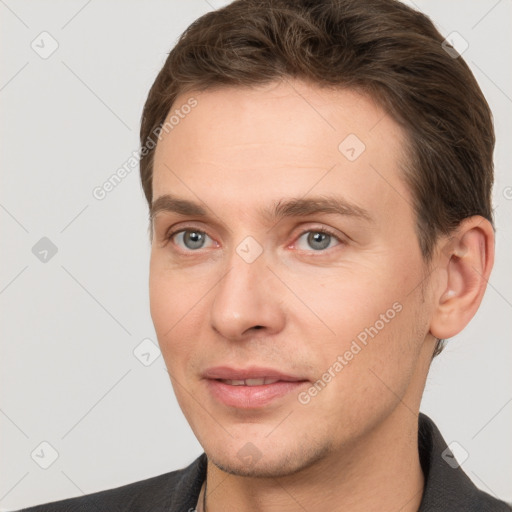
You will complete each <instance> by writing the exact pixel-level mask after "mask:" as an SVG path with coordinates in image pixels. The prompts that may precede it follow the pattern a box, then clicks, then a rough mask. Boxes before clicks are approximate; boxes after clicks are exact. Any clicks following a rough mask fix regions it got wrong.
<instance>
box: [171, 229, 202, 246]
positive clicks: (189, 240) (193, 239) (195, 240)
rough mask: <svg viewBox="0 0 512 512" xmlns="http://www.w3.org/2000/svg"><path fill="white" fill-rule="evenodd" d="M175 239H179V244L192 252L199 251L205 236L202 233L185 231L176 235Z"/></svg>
mask: <svg viewBox="0 0 512 512" xmlns="http://www.w3.org/2000/svg"><path fill="white" fill-rule="evenodd" d="M176 237H177V238H178V240H180V239H181V243H182V244H183V245H184V246H185V248H186V249H191V250H194V249H201V247H203V245H204V244H205V240H206V237H207V235H206V233H203V232H202V231H192V230H188V231H187V230H185V231H181V232H180V233H177V234H176Z"/></svg>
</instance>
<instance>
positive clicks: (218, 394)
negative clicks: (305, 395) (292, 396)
mask: <svg viewBox="0 0 512 512" xmlns="http://www.w3.org/2000/svg"><path fill="white" fill-rule="evenodd" d="M305 383H306V381H296V382H287V381H282V380H280V381H277V382H274V383H273V384H263V385H261V386H231V385H229V384H225V383H224V382H221V381H220V380H214V379H207V384H208V388H209V390H210V392H211V394H212V395H213V396H214V397H215V398H216V399H217V400H219V401H220V402H222V403H223V404H224V405H227V406H229V407H237V408H240V409H254V408H257V407H263V406H265V405H267V404H269V403H270V402H272V401H273V400H276V399H278V398H281V397H283V396H285V395H287V394H289V393H292V392H294V391H295V392H296V393H298V390H299V389H300V388H301V387H303V386H304V384H305Z"/></svg>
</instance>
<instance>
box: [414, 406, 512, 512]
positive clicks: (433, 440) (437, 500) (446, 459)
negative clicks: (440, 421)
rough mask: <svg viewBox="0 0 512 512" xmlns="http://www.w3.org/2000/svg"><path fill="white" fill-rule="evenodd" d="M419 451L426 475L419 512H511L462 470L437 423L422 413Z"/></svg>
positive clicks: (510, 509)
mask: <svg viewBox="0 0 512 512" xmlns="http://www.w3.org/2000/svg"><path fill="white" fill-rule="evenodd" d="M418 448H419V454H420V461H421V466H422V469H423V473H424V475H425V488H424V492H423V499H422V501H421V505H420V509H419V512H438V511H439V512H442V511H445V510H450V511H451V512H459V511H460V512H511V511H512V508H511V507H510V505H508V504H507V503H505V502H504V501H500V500H498V499H496V498H494V497H493V496H491V495H489V494H487V493H485V492H483V491H481V490H480V489H478V488H477V487H476V486H475V484H474V483H473V482H472V481H471V479H470V478H469V477H468V476H467V475H466V473H465V472H464V471H463V469H462V467H461V466H460V464H459V463H458V462H457V459H456V458H455V456H454V454H453V452H452V451H451V450H450V448H449V447H448V446H447V444H446V442H445V440H444V439H443V437H442V435H441V433H440V432H439V430H438V428H437V427H436V425H435V424H434V422H433V421H432V420H431V419H430V418H429V417H428V416H426V415H425V414H420V417H419V430H418Z"/></svg>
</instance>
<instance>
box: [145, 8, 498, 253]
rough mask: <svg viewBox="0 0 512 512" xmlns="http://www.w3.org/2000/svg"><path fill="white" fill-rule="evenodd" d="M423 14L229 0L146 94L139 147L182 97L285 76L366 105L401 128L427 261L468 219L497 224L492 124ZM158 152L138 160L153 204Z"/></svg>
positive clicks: (186, 36) (200, 24) (182, 44)
mask: <svg viewBox="0 0 512 512" xmlns="http://www.w3.org/2000/svg"><path fill="white" fill-rule="evenodd" d="M443 40H444V38H443V36H441V34H440V33H439V32H438V31H437V29H436V28H435V27H434V25H433V23H432V22H431V21H430V19H429V18H428V17H427V16H425V15H424V14H422V13H420V12H418V11H415V10H414V9H411V8H410V7H407V6H406V5H404V4H402V3H401V2H399V1H396V0H235V1H234V2H233V3H231V4H229V5H227V6H226V7H224V8H222V9H219V10H217V11H212V12H209V13H207V14H205V15H204V16H202V17H200V18H199V19H197V20H196V21H195V22H194V23H192V25H190V27H189V28H188V29H187V30H186V31H185V32H184V33H183V35H182V36H181V37H180V39H179V41H178V43H177V44H176V46H175V47H174V48H173V49H172V51H171V52H170V54H169V56H168V58H167V60H166V62H165V64H164V66H163V68H162V70H161V71H160V73H159V74H158V76H157V78H156V80H155V82H154V84H153V86H152V87H151V90H150V92H149V96H148V98H147V101H146V104H145V106H144V111H143V114H142V123H141V131H140V140H141V144H142V146H143V147H144V146H145V145H146V144H147V142H148V140H149V139H151V135H152V134H154V133H155V130H156V129H158V127H160V126H161V125H162V124H163V123H164V121H165V119H166V117H167V115H168V114H169V111H170V109H171V107H172V105H173V103H174V101H175V99H176V97H177V96H178V94H182V93H186V92H190V91H201V90H204V89H208V88H211V87H219V86H223V85H230V86H233V85H235V86H241V87H242V86H255V85H259V84H265V83H269V82H272V81H276V80H279V79H283V78H286V77H290V78H298V79H303V80H305V81H308V82H312V83H316V84H318V85H321V86H335V87H340V88H351V89H354V90H357V91H359V92H362V93H365V94H367V95H369V96H370V97H372V98H373V99H374V100H376V101H377V103H378V104H379V105H380V106H381V107H382V108H383V109H384V110H385V111H386V112H387V113H388V114H389V115H390V116H391V117H392V118H393V119H394V120H395V121H396V122H397V123H398V124H400V125H401V126H402V127H403V128H404V132H405V134H406V138H407V148H406V153H407V159H406V160H407V161H406V162H405V165H402V168H403V177H404V179H405V182H406V183H407V185H408V187H409V189H410V191H411V195H412V198H413V208H414V212H415V215H416V231H417V234H418V241H419V244H420V247H421V250H422V254H423V256H424V258H425V260H426V261H428V260H429V259H430V258H431V256H432V251H433V248H434V244H435V241H436V240H437V238H438V236H439V235H441V234H445V235H446V234H449V233H450V232H451V231H452V230H453V229H454V228H456V227H457V225H458V224H459V223H460V222H461V221H462V220H463V219H465V218H467V217H470V216H472V215H481V216H483V217H485V218H486V219H488V220H489V221H490V222H491V224H493V212H492V202H491V193H492V185H493V151H494V141H495V137H494V128H493V121H492V114H491V111H490V109H489V106H488V104H487V102H486V100H485V98H484V96H483V94H482V91H481V90H480V87H479V86H478V83H477V81H476V80H475V78H474V76H473V74H472V73H471V71H470V69H469V67H468V66H467V64H466V63H465V62H464V60H463V59H462V58H461V57H460V56H459V57H455V58H454V52H453V49H452V50H451V51H450V52H449V51H447V50H449V49H450V48H446V43H445V44H443ZM153 154H154V148H153V149H151V150H149V151H147V152H146V154H142V155H141V162H140V172H141V180H142V187H143V189H144V193H145V196H146V199H147V201H148V203H149V204H151V201H152V172H153V169H152V165H153Z"/></svg>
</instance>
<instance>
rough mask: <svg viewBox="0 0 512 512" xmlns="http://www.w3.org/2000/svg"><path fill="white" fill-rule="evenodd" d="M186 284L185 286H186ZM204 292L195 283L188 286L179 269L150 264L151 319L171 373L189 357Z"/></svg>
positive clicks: (177, 369) (197, 325)
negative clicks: (166, 269) (173, 270)
mask: <svg viewBox="0 0 512 512" xmlns="http://www.w3.org/2000/svg"><path fill="white" fill-rule="evenodd" d="M187 284H188V285H187ZM203 294H204V292H202V290H200V289H199V288H198V286H190V285H189V280H187V279H184V277H183V276H180V273H179V272H169V271H165V270H161V269H158V268H157V267H156V265H154V264H152V266H151V270H150V279H149V300H150V311H151V318H152V320H153V324H154V327H155V332H156V334H157V338H158V343H159V345H160V350H161V351H162V355H163V357H164V360H165V362H166V365H167V368H168V369H169V371H171V367H172V370H173V372H176V371H178V372H179V371H181V370H180V368H181V367H183V366H184V365H185V364H186V361H187V360H188V359H189V358H190V356H191V354H192V352H193V350H194V344H193V343H191V341H190V339H191V338H195V337H196V336H195V334H196V332H195V331H196V330H198V329H199V328H200V318H201V316H204V315H201V303H200V298H201V296H202V295H203Z"/></svg>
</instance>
